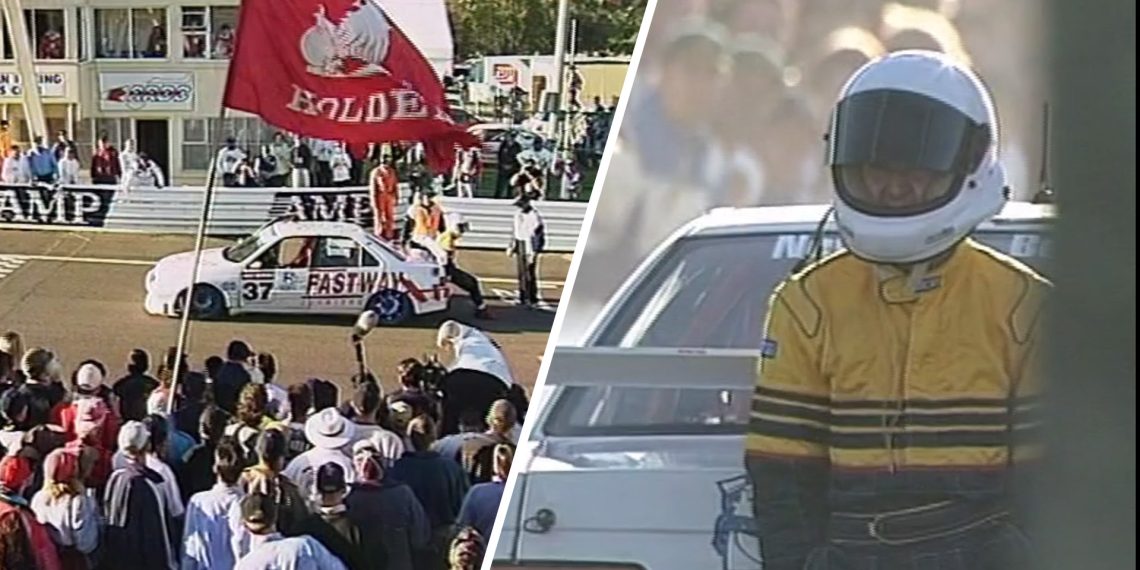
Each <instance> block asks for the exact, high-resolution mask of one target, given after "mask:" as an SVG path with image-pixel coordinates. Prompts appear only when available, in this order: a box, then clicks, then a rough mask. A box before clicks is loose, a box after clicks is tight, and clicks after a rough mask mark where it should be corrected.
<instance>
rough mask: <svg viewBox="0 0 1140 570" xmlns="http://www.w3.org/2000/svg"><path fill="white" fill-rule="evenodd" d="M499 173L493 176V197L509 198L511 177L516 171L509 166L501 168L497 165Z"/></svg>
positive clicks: (501, 166)
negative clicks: (495, 176)
mask: <svg viewBox="0 0 1140 570" xmlns="http://www.w3.org/2000/svg"><path fill="white" fill-rule="evenodd" d="M498 172H499V175H498V177H497V178H495V197H496V198H510V197H511V178H512V177H513V176H514V175H515V174H516V173H517V172H518V171H517V170H513V169H510V168H503V165H501V164H500V165H499V168H498Z"/></svg>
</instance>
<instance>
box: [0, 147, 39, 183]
mask: <svg viewBox="0 0 1140 570" xmlns="http://www.w3.org/2000/svg"><path fill="white" fill-rule="evenodd" d="M31 181H32V173H31V170H30V169H29V168H28V159H27V158H25V157H24V155H23V153H21V152H20V147H19V146H17V145H12V146H11V147H9V149H8V156H7V157H5V158H4V165H3V166H2V167H0V182H3V183H4V184H27V183H29V182H31Z"/></svg>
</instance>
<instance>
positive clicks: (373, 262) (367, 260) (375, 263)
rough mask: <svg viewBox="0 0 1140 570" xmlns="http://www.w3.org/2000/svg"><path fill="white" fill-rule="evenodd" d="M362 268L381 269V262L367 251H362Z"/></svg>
mask: <svg viewBox="0 0 1140 570" xmlns="http://www.w3.org/2000/svg"><path fill="white" fill-rule="evenodd" d="M360 266H361V267H380V260H378V259H376V257H375V256H374V255H372V254H371V253H369V252H368V250H366V249H361V250H360Z"/></svg>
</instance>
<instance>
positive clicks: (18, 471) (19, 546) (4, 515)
mask: <svg viewBox="0 0 1140 570" xmlns="http://www.w3.org/2000/svg"><path fill="white" fill-rule="evenodd" d="M31 480H32V465H31V463H30V462H29V461H28V459H27V458H25V457H19V456H14V455H10V456H8V457H5V458H4V459H3V460H0V568H4V569H6V570H60V568H61V566H60V563H59V554H58V553H57V552H56V549H55V543H53V542H52V540H51V535H49V534H48V531H47V527H45V526H44V525H43V524H41V523H40V522H39V521H38V520H36V515H35V514H34V513H32V511H31V509H30V508H29V507H28V502H27V500H25V499H24V497H23V492H24V489H25V488H26V487H27V486H28V482H29V481H31Z"/></svg>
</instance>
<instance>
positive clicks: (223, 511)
mask: <svg viewBox="0 0 1140 570" xmlns="http://www.w3.org/2000/svg"><path fill="white" fill-rule="evenodd" d="M241 471H242V459H241V450H239V449H238V448H236V447H234V445H233V444H232V443H229V442H227V441H223V442H222V443H221V444H219V445H218V447H217V449H215V450H214V474H215V475H217V477H218V481H217V483H216V484H214V487H213V488H212V489H210V490H208V491H202V492H200V493H196V494H194V496H192V497H190V503H189V504H188V505H186V528H185V529H184V531H183V533H182V567H181V570H210V569H211V568H233V566H234V562H235V560H234V551H233V548H232V547H231V545H230V540H231V539H232V537H233V536H232V535H233V532H232V530H231V528H230V522H229V513H230V509H232V508H233V505H234V504H235V503H237V502H239V501H241V498H242V497H243V496H245V493H244V492H243V491H242V489H241V486H240V485H238V479H240V478H241Z"/></svg>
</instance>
